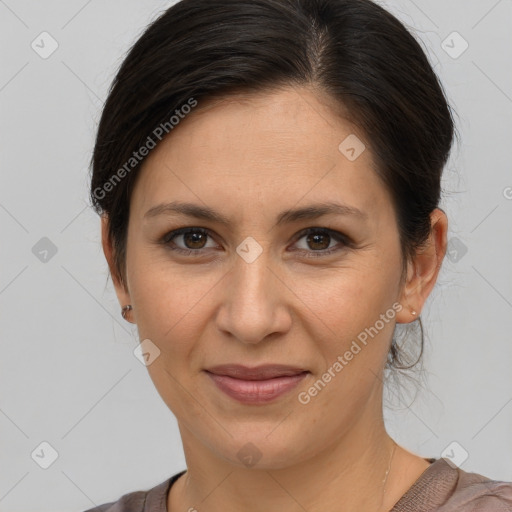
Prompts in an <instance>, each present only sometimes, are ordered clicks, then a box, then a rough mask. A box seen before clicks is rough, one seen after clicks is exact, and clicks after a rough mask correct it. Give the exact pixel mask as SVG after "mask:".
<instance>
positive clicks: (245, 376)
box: [207, 364, 307, 380]
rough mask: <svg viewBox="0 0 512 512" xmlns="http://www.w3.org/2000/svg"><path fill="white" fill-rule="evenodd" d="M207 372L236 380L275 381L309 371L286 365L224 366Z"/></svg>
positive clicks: (215, 367)
mask: <svg viewBox="0 0 512 512" xmlns="http://www.w3.org/2000/svg"><path fill="white" fill-rule="evenodd" d="M207 371H208V372H210V373H214V374H216V375H226V376H227V377H232V378H234V379H241V380H267V379H275V378H276V377H290V376H293V375H298V374H299V373H303V372H305V371H307V370H305V369H304V368H298V367H294V366H288V365H284V364H271V365H262V366H256V367H253V368H249V367H248V366H243V365H239V364H224V365H219V366H214V367H213V368H209V369H208V370H207Z"/></svg>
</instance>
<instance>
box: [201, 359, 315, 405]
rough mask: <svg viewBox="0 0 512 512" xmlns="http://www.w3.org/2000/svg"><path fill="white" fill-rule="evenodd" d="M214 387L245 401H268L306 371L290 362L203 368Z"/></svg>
mask: <svg viewBox="0 0 512 512" xmlns="http://www.w3.org/2000/svg"><path fill="white" fill-rule="evenodd" d="M205 372H206V374H207V375H208V377H209V378H210V379H211V380H212V381H213V382H214V383H215V384H216V386H217V388H218V389H219V390H220V391H222V392H223V393H224V394H226V395H228V396H229V397H231V398H233V399H235V400H237V401H238V402H241V403H245V404H258V403H268V402H271V401H273V400H275V399H277V398H278V397H281V396H283V395H285V394H286V393H288V392H289V391H291V390H292V389H293V388H294V387H295V386H297V385H298V384H299V382H300V381H302V380H303V379H304V378H305V377H306V376H307V375H309V374H310V372H309V371H308V370H305V369H304V368H300V367H293V366H289V365H263V366H258V367H253V368H249V367H247V366H243V365H235V364H229V365H220V366H215V367H213V368H209V369H207V370H205Z"/></svg>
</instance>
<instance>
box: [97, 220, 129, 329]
mask: <svg viewBox="0 0 512 512" xmlns="http://www.w3.org/2000/svg"><path fill="white" fill-rule="evenodd" d="M108 227H109V219H108V216H107V215H106V214H103V215H102V216H101V245H102V246H103V253H104V254H105V258H106V260H107V263H108V268H109V270H110V276H111V277H112V282H113V283H114V288H115V291H116V295H117V299H118V301H119V305H120V309H122V308H123V307H124V306H126V305H127V304H131V299H130V293H129V291H128V289H127V285H126V286H125V285H123V283H121V281H120V279H119V275H118V273H117V270H116V267H115V263H114V249H113V247H112V244H111V241H110V240H109V237H108ZM131 315H132V312H130V311H128V314H127V315H126V320H128V321H129V322H131V320H130V317H131ZM132 323H134V322H132Z"/></svg>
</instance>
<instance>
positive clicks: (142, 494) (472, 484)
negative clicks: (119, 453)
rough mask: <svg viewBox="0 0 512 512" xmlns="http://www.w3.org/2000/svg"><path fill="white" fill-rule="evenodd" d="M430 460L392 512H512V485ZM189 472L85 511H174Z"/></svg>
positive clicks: (441, 461) (442, 460)
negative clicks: (171, 496)
mask: <svg viewBox="0 0 512 512" xmlns="http://www.w3.org/2000/svg"><path fill="white" fill-rule="evenodd" d="M426 460H428V462H430V463H431V464H430V466H429V467H428V468H427V469H426V470H425V471H424V472H423V473H422V474H421V475H420V477H419V478H418V479H417V480H416V481H415V482H414V484H413V485H412V486H411V487H410V488H409V490H408V491H407V492H406V493H405V494H404V495H403V496H402V497H401V498H400V499H399V500H398V502H397V503H395V505H394V507H393V508H392V509H391V510H390V511H389V512H459V511H460V512H512V482H502V481H497V480H491V479H489V478H487V477H485V476H482V475H479V474H477V473H468V472H466V471H463V470H462V469H460V468H457V467H452V466H451V465H450V464H449V463H448V462H447V461H446V460H445V459H442V458H441V459H437V460H436V459H426ZM185 471H186V470H183V471H181V472H180V473H177V474H176V475H174V476H172V477H171V478H168V479H167V480H165V481H164V482H162V483H160V484H158V485H156V486H155V487H153V488H152V489H149V490H147V491H135V492H131V493H128V494H125V495H123V496H122V497H121V498H119V500H117V501H115V502H111V503H104V504H103V505H99V506H97V507H95V508H91V509H88V510H86V511H85V512H172V511H168V510H167V495H168V493H169V489H170V488H171V486H172V484H173V483H174V482H175V481H176V480H177V479H178V477H180V476H181V475H182V474H183V473H185Z"/></svg>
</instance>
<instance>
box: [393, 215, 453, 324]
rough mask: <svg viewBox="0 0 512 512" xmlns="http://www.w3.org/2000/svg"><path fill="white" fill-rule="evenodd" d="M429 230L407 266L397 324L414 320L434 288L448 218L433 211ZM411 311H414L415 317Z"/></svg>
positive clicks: (439, 266) (443, 251)
mask: <svg viewBox="0 0 512 512" xmlns="http://www.w3.org/2000/svg"><path fill="white" fill-rule="evenodd" d="M430 226H431V228H430V236H429V238H428V240H427V242H426V243H425V245H424V246H423V247H421V248H420V249H419V250H418V252H417V253H416V255H415V257H414V260H413V261H411V262H409V263H408V266H407V279H406V282H405V283H404V285H403V287H402V290H401V296H400V304H402V306H403V309H402V310H401V311H400V312H399V313H398V314H397V315H396V321H397V323H404V324H406V323H409V322H412V321H414V320H416V319H417V318H418V317H419V315H420V313H421V310H422V309H423V306H424V304H425V302H426V300H427V298H428V296H429V295H430V292H431V291H432V289H433V288H434V285H435V284H436V281H437V276H438V274H439V270H440V269H441V264H442V262H443V259H444V256H445V254H446V246H447V232H448V218H447V217H446V214H445V213H444V212H443V211H442V210H441V209H439V208H436V209H435V210H433V211H432V213H431V214H430ZM411 311H416V315H413V314H412V313H411Z"/></svg>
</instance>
